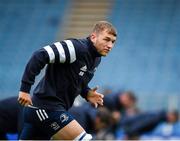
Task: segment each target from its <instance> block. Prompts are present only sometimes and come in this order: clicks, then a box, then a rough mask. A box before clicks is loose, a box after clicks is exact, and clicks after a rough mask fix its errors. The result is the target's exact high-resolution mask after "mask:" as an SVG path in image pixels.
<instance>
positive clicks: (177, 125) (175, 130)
mask: <svg viewBox="0 0 180 141" xmlns="http://www.w3.org/2000/svg"><path fill="white" fill-rule="evenodd" d="M151 136H157V137H162V139H163V138H164V139H180V122H179V112H178V111H176V110H174V111H169V112H168V113H167V120H166V121H164V122H163V123H161V124H159V125H158V126H157V127H156V128H155V129H154V131H153V132H152V134H151Z"/></svg>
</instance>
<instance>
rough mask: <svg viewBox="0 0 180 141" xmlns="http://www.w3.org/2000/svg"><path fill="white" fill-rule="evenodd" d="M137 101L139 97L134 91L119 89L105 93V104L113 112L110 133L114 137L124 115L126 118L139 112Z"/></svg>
mask: <svg viewBox="0 0 180 141" xmlns="http://www.w3.org/2000/svg"><path fill="white" fill-rule="evenodd" d="M136 103H137V98H136V96H135V94H134V92H132V91H119V92H118V93H113V94H107V95H105V97H104V106H105V107H107V108H108V109H109V110H111V112H112V126H111V129H109V134H110V135H111V136H112V137H114V138H115V136H116V135H115V134H116V131H117V130H118V128H119V122H120V121H121V119H122V118H123V117H125V118H126V117H128V116H134V115H136V114H137V113H139V109H138V108H137V106H136ZM106 134H107V133H106ZM112 139H113V138H112Z"/></svg>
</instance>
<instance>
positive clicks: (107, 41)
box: [91, 30, 116, 56]
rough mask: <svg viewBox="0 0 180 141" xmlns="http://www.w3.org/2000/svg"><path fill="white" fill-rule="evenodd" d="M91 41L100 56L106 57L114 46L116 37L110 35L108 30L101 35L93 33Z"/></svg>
mask: <svg viewBox="0 0 180 141" xmlns="http://www.w3.org/2000/svg"><path fill="white" fill-rule="evenodd" d="M91 41H92V42H93V44H94V46H95V47H96V49H97V51H98V53H99V54H101V55H102V56H106V55H107V54H108V53H109V52H110V51H111V49H112V48H113V46H114V43H115V41H116V36H114V35H112V34H109V33H108V31H107V30H104V31H102V32H100V33H92V35H91Z"/></svg>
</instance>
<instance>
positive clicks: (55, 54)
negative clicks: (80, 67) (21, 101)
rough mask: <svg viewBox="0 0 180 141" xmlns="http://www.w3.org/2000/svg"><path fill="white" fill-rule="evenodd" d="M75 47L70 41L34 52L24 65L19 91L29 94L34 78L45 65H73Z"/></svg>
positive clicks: (57, 43)
mask: <svg viewBox="0 0 180 141" xmlns="http://www.w3.org/2000/svg"><path fill="white" fill-rule="evenodd" d="M75 50H77V49H75V46H74V45H73V43H72V41H71V40H64V41H62V42H56V43H54V44H52V45H48V46H45V47H43V48H41V49H39V50H38V51H36V52H34V54H33V55H32V57H31V59H30V60H29V62H28V64H27V65H26V68H25V71H24V74H23V78H22V81H21V82H22V84H21V88H20V91H23V92H27V93H29V91H30V89H31V86H32V85H33V84H34V81H35V77H36V76H37V75H38V74H39V73H40V71H41V69H43V68H44V66H45V65H46V64H53V63H73V62H74V61H76V53H77V52H76V51H75Z"/></svg>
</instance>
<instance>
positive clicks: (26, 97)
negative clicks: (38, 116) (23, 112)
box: [18, 91, 33, 106]
mask: <svg viewBox="0 0 180 141" xmlns="http://www.w3.org/2000/svg"><path fill="white" fill-rule="evenodd" d="M18 102H19V103H20V104H21V105H22V106H28V105H33V104H32V100H31V96H30V94H29V93H26V92H21V91H20V92H19V97H18Z"/></svg>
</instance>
